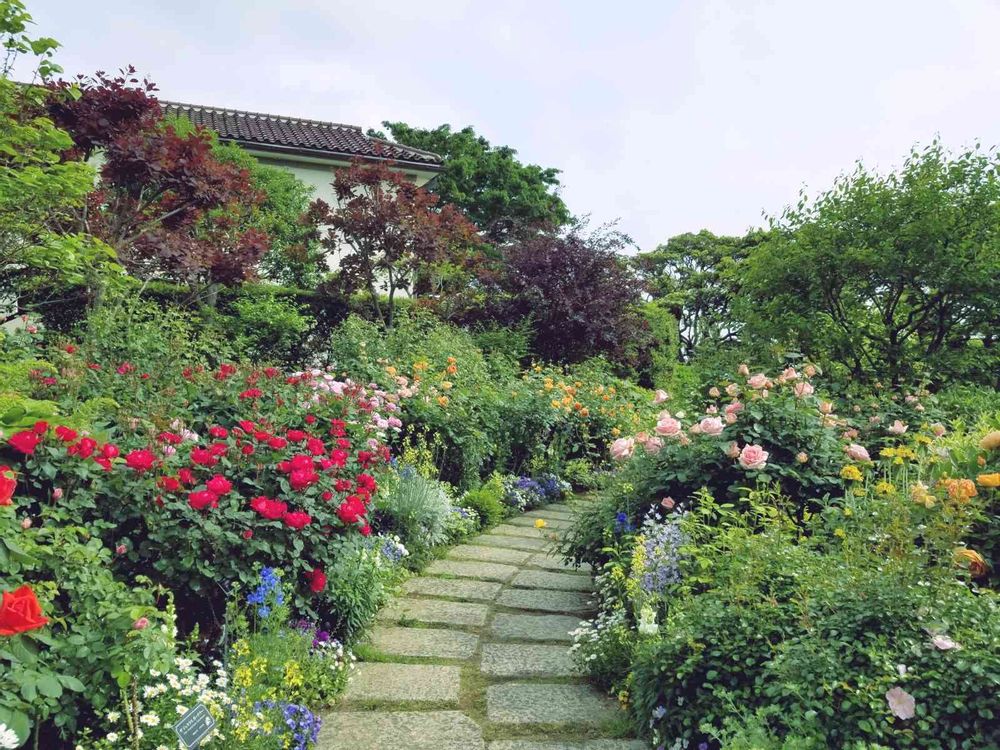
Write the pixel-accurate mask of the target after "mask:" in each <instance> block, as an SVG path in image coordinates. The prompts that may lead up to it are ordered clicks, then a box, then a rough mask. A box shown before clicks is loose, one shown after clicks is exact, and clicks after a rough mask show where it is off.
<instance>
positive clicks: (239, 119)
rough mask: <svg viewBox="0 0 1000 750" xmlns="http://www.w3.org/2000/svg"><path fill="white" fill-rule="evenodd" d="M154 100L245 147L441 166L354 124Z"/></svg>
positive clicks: (438, 160) (430, 156)
mask: <svg viewBox="0 0 1000 750" xmlns="http://www.w3.org/2000/svg"><path fill="white" fill-rule="evenodd" d="M160 106H161V107H162V108H163V110H164V114H168V115H174V116H181V117H186V118H187V119H189V120H191V122H193V123H194V124H195V125H203V126H204V127H206V128H210V129H211V130H214V131H215V132H217V133H218V134H219V137H220V138H221V139H222V140H224V141H238V142H239V143H241V144H244V145H247V146H251V147H252V146H260V147H262V148H264V149H266V148H267V147H269V146H270V147H277V148H280V149H294V150H297V151H299V152H306V153H308V152H315V153H316V155H317V156H339V157H348V158H350V157H354V156H358V157H361V158H374V159H391V160H393V161H397V162H408V163H411V164H419V165H421V166H423V167H425V168H428V169H440V168H441V157H440V156H438V155H437V154H434V153H431V152H430V151H423V150H422V149H418V148H411V147H409V146H403V145H401V144H399V143H392V142H391V141H385V140H382V139H381V138H373V137H371V136H368V135H365V134H364V133H363V132H362V130H361V128H360V127H358V126H356V125H341V124H339V123H335V122H323V121H321V120H304V119H301V118H298V117H281V116H279V115H269V114H265V113H263V112H244V111H241V110H238V109H221V108H219V107H202V106H198V105H195V104H181V103H179V102H168V101H163V100H160Z"/></svg>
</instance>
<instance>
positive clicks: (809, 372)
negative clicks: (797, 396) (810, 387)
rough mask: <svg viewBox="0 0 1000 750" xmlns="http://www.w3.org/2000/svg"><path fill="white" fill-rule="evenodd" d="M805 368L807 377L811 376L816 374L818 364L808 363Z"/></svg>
mask: <svg viewBox="0 0 1000 750" xmlns="http://www.w3.org/2000/svg"><path fill="white" fill-rule="evenodd" d="M803 369H804V370H805V373H806V377H807V378H811V377H813V376H814V375H815V374H816V365H806V366H805V367H804V368H803Z"/></svg>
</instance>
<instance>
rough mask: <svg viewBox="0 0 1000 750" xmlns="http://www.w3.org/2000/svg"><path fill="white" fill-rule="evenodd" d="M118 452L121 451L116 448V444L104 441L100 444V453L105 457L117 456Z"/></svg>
mask: <svg viewBox="0 0 1000 750" xmlns="http://www.w3.org/2000/svg"><path fill="white" fill-rule="evenodd" d="M120 453H121V451H120V450H118V446H117V445H112V444H111V443H105V444H104V445H102V446H101V455H102V456H104V457H105V458H118V456H119V454H120Z"/></svg>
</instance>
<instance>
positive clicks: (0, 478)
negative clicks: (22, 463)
mask: <svg viewBox="0 0 1000 750" xmlns="http://www.w3.org/2000/svg"><path fill="white" fill-rule="evenodd" d="M15 489H17V474H15V473H14V470H13V469H12V468H10V467H9V466H0V508H2V507H3V506H5V505H10V504H11V498H12V497H14V490H15Z"/></svg>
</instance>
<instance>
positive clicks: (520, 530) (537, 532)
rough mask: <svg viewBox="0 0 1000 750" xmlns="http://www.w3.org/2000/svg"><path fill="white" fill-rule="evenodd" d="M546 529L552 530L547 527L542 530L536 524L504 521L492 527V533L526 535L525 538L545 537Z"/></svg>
mask: <svg viewBox="0 0 1000 750" xmlns="http://www.w3.org/2000/svg"><path fill="white" fill-rule="evenodd" d="M546 531H550V529H549V528H546V529H544V530H541V529H536V528H535V527H534V526H515V525H514V524H512V523H502V524H500V525H499V526H494V527H493V528H492V529H490V533H491V534H501V535H503V536H519V537H524V538H525V539H544V538H545V532H546Z"/></svg>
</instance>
